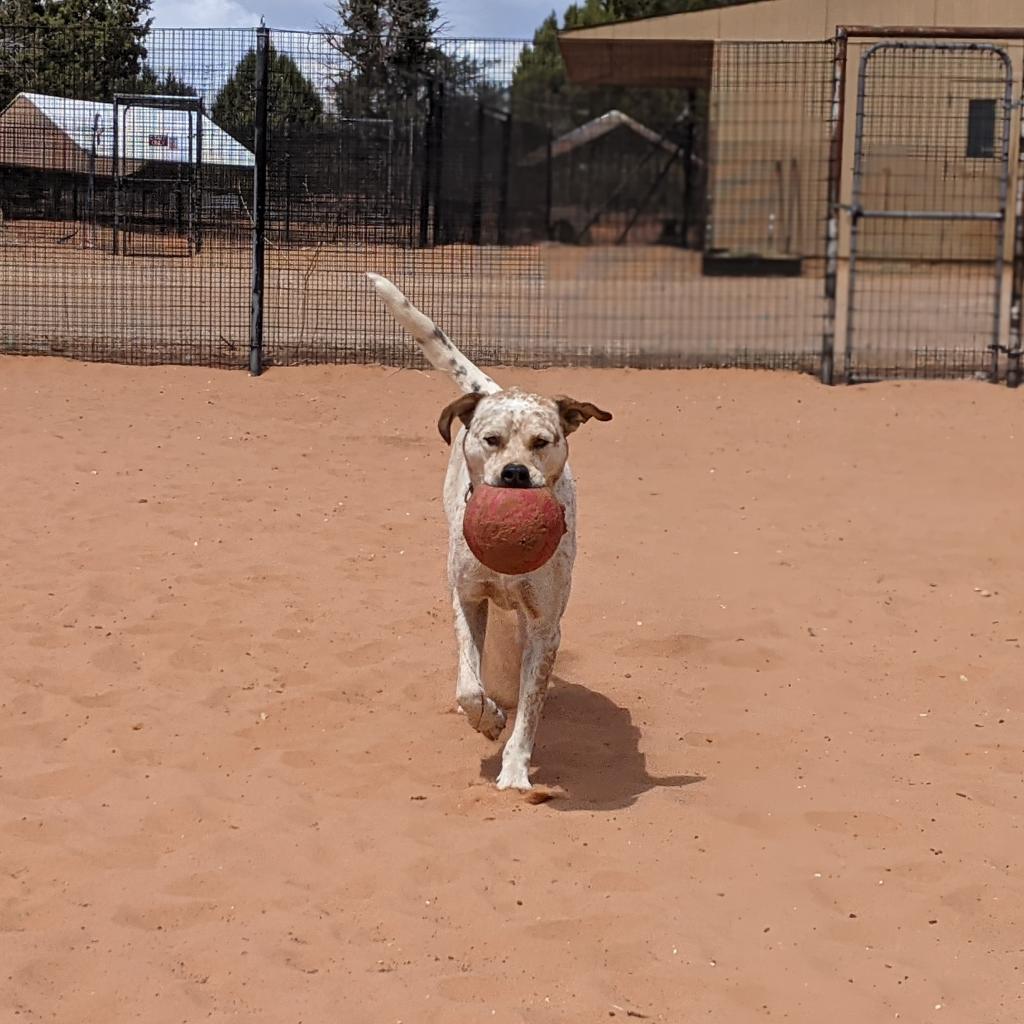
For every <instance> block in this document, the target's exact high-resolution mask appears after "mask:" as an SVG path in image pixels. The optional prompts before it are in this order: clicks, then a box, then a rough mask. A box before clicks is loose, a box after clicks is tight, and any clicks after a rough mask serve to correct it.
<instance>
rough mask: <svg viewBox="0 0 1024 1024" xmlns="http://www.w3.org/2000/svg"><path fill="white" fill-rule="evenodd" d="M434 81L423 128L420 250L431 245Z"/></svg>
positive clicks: (429, 93)
mask: <svg viewBox="0 0 1024 1024" xmlns="http://www.w3.org/2000/svg"><path fill="white" fill-rule="evenodd" d="M434 96H435V89H434V80H433V79H432V78H431V79H430V80H429V81H428V82H427V119H426V123H425V124H424V126H423V173H422V175H421V179H420V224H419V227H420V248H421V249H425V248H426V247H427V245H428V244H429V243H430V200H431V199H432V198H433V184H432V182H433V160H434V117H435V114H436V110H435V107H436V101H435V98H434Z"/></svg>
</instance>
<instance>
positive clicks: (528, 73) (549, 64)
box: [512, 0, 743, 131]
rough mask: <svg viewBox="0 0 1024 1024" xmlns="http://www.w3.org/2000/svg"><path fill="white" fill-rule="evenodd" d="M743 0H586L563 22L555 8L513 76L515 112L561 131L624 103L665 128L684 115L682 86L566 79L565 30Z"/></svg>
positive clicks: (570, 10)
mask: <svg viewBox="0 0 1024 1024" xmlns="http://www.w3.org/2000/svg"><path fill="white" fill-rule="evenodd" d="M741 2H743V0H583V2H581V3H573V4H570V6H569V7H567V8H566V10H565V13H564V15H563V16H562V24H561V27H559V24H558V17H557V15H556V14H555V12H554V11H552V12H551V14H549V15H548V17H547V18H545V19H544V22H543V23H542V24H541V26H540V27H539V28H538V29H537V31H536V32H535V33H534V36H533V42H532V43H531V45H530V46H528V47H526V48H525V49H524V50H523V52H522V54H521V56H520V58H519V63H518V64H517V66H516V70H515V73H514V75H513V79H512V104H513V111H514V113H515V114H516V116H517V117H519V118H525V119H527V120H536V121H539V122H541V123H548V124H551V126H552V127H553V128H555V129H556V130H558V131H566V130H568V129H569V128H571V127H573V126H574V125H577V124H580V123H581V122H583V121H586V120H589V119H590V118H592V117H597V116H599V115H600V114H603V113H605V111H607V110H609V109H612V108H618V109H620V110H623V111H625V112H626V113H628V114H630V115H632V116H633V117H635V118H637V120H639V121H641V122H643V123H645V124H648V125H649V126H650V127H652V128H655V129H665V128H667V127H669V126H670V125H671V124H672V122H673V120H674V119H675V118H676V117H677V116H678V114H679V110H680V105H681V104H680V93H679V91H678V90H670V89H626V88H622V87H618V86H576V85H573V84H571V83H570V82H569V81H568V79H567V78H566V74H565V64H564V62H563V61H562V54H561V51H560V50H559V47H558V33H559V31H566V30H569V29H579V28H592V27H594V26H596V25H604V24H607V23H608V22H612V21H624V20H627V19H632V18H648V17H654V16H658V15H664V14H678V13H680V12H684V11H698V10H705V9H707V8H710V7H727V6H729V5H730V4H734V3H741Z"/></svg>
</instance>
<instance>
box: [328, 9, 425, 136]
mask: <svg viewBox="0 0 1024 1024" xmlns="http://www.w3.org/2000/svg"><path fill="white" fill-rule="evenodd" d="M338 18H339V25H338V27H337V28H335V29H333V30H331V31H330V34H329V36H328V40H329V41H330V43H331V45H332V46H333V47H334V49H335V50H337V51H338V52H339V53H340V54H341V55H342V57H343V58H344V59H345V67H344V69H343V70H342V72H341V73H340V74H339V76H338V77H337V80H336V82H335V88H334V94H335V104H336V106H337V108H338V110H339V112H341V113H342V114H345V115H348V116H384V115H386V114H387V113H388V112H389V111H390V110H391V109H393V107H394V106H395V105H396V104H397V103H400V102H402V101H403V100H405V99H408V98H409V97H411V96H414V95H415V94H416V91H417V89H418V87H419V85H420V84H421V83H422V81H423V80H424V79H425V78H428V77H431V76H434V75H436V74H437V73H438V71H439V70H440V67H439V65H440V64H441V62H442V57H441V54H440V51H439V50H438V49H437V46H436V45H435V38H436V35H437V33H438V31H439V29H440V26H439V23H438V9H437V6H436V5H435V4H433V3H431V0H340V2H339V4H338Z"/></svg>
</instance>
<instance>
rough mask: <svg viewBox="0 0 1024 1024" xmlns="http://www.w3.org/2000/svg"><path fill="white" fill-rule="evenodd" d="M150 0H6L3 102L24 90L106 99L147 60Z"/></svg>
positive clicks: (1, 18) (0, 18)
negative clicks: (146, 42)
mask: <svg viewBox="0 0 1024 1024" xmlns="http://www.w3.org/2000/svg"><path fill="white" fill-rule="evenodd" d="M150 5H151V0H0V54H2V57H0V104H6V103H7V102H8V101H9V100H10V99H11V98H12V96H13V95H14V94H15V93H17V92H22V91H32V92H42V93H49V94H51V95H55V96H65V97H67V98H69V99H86V100H106V101H109V100H111V99H112V98H113V95H114V93H115V92H118V91H126V90H127V89H128V88H130V85H131V83H132V82H133V81H134V80H135V79H136V78H137V76H138V75H139V73H140V71H141V69H142V63H143V61H144V60H145V58H146V47H145V38H146V33H147V32H148V31H149V26H150V24H151V21H152V19H151V18H150V17H149V10H150Z"/></svg>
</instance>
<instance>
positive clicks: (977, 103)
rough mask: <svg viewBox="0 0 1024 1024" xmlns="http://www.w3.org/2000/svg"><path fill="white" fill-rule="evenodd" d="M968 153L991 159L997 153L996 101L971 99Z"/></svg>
mask: <svg viewBox="0 0 1024 1024" xmlns="http://www.w3.org/2000/svg"><path fill="white" fill-rule="evenodd" d="M967 155H968V156H969V157H976V158H978V159H991V158H992V157H994V156H995V155H996V101H995V100H971V101H970V102H969V104H968V107H967Z"/></svg>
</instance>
